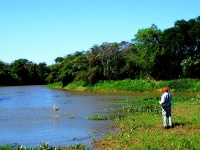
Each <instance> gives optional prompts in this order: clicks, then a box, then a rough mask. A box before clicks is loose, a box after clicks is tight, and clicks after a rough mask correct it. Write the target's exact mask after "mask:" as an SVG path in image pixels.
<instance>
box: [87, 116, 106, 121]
mask: <svg viewBox="0 0 200 150" xmlns="http://www.w3.org/2000/svg"><path fill="white" fill-rule="evenodd" d="M86 119H87V120H108V119H109V117H108V116H102V115H94V116H87V117H86Z"/></svg>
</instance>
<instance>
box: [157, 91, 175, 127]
mask: <svg viewBox="0 0 200 150" xmlns="http://www.w3.org/2000/svg"><path fill="white" fill-rule="evenodd" d="M163 91H164V93H163V95H162V96H161V100H160V101H159V103H160V104H161V106H162V119H163V126H164V128H165V129H168V128H169V127H170V128H172V127H173V126H172V118H171V107H172V103H171V100H172V94H171V93H169V92H168V88H167V87H164V88H163Z"/></svg>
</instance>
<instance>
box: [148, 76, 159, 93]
mask: <svg viewBox="0 0 200 150" xmlns="http://www.w3.org/2000/svg"><path fill="white" fill-rule="evenodd" d="M146 74H147V75H148V76H149V77H150V78H151V79H152V80H153V81H154V82H155V83H156V85H157V86H158V87H159V89H161V88H160V86H159V84H158V83H157V81H156V80H155V79H154V78H153V77H152V76H150V75H149V74H148V73H146Z"/></svg>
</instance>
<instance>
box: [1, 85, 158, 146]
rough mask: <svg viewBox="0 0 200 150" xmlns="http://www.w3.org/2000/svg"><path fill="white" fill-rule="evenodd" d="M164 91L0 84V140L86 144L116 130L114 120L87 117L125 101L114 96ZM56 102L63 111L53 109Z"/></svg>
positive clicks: (23, 143) (121, 96) (132, 96)
mask: <svg viewBox="0 0 200 150" xmlns="http://www.w3.org/2000/svg"><path fill="white" fill-rule="evenodd" d="M160 94H161V93H130V92H129V93H128V92H126V93H123V92H116V93H114V92H107V93H103V92H71V91H64V90H56V89H48V88H45V87H43V86H16V87H14V86H12V87H0V144H6V143H9V144H22V145H23V146H26V145H28V147H37V146H39V145H40V143H41V142H49V145H50V146H58V145H60V146H66V145H72V144H85V145H87V146H89V147H90V148H91V149H92V147H91V142H92V141H93V139H95V140H97V139H100V138H102V137H103V136H105V135H107V134H109V133H112V132H116V130H115V129H113V128H112V127H111V125H112V121H111V120H109V121H93V120H87V119H86V117H87V116H93V115H110V114H112V113H114V111H113V108H117V107H120V106H121V105H122V104H115V103H109V102H108V100H110V99H124V98H138V97H152V96H160ZM53 105H56V106H58V107H59V108H60V109H59V111H53V109H52V107H53Z"/></svg>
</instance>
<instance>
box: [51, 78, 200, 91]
mask: <svg viewBox="0 0 200 150" xmlns="http://www.w3.org/2000/svg"><path fill="white" fill-rule="evenodd" d="M165 86H166V87H169V89H171V90H173V91H180V92H199V91H200V80H198V79H178V80H170V81H157V82H155V81H153V80H150V79H146V80H130V79H126V80H120V81H99V82H98V83H96V84H95V85H88V84H87V83H86V82H84V81H76V82H73V83H70V84H68V85H67V86H65V87H64V89H66V90H79V91H86V90H88V91H140V92H144V91H158V90H161V89H162V88H163V87H165ZM48 87H51V88H54V87H55V88H62V84H61V83H60V82H58V83H54V84H51V85H48Z"/></svg>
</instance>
